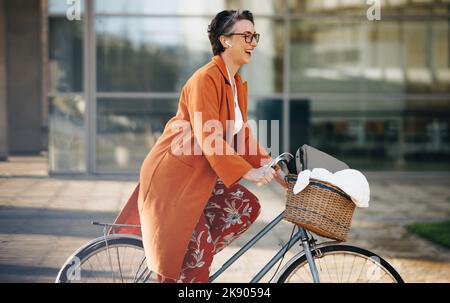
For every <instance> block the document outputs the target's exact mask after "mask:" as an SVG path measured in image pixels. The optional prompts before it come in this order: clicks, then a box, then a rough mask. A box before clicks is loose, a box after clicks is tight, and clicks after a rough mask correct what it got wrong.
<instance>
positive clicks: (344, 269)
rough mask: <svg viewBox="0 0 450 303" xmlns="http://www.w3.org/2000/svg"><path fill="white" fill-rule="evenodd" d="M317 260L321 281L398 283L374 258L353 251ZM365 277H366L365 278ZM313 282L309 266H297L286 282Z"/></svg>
mask: <svg viewBox="0 0 450 303" xmlns="http://www.w3.org/2000/svg"><path fill="white" fill-rule="evenodd" d="M322 254H323V255H322V257H321V258H315V260H316V264H317V268H318V274H319V278H320V281H321V282H323V283H327V282H328V283H329V282H339V283H342V282H346V283H348V282H359V283H361V282H370V283H373V282H397V280H396V279H395V278H394V277H393V276H392V274H391V273H390V272H389V270H387V269H386V268H385V267H384V266H383V265H381V264H380V263H379V262H377V260H376V259H373V257H369V256H366V255H363V254H359V253H354V252H351V251H329V252H325V253H324V252H322ZM303 258H305V257H303ZM364 275H365V276H364ZM304 281H307V282H312V281H313V279H312V275H311V270H310V267H309V264H308V262H307V261H306V260H304V261H303V262H302V263H301V264H299V265H296V267H295V268H294V270H292V271H291V272H290V274H289V277H288V278H287V280H286V282H304Z"/></svg>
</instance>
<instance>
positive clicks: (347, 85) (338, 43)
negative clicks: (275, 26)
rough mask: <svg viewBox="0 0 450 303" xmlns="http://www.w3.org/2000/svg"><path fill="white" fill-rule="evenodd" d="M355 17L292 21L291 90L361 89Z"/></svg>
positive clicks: (359, 43)
mask: <svg viewBox="0 0 450 303" xmlns="http://www.w3.org/2000/svg"><path fill="white" fill-rule="evenodd" d="M360 29H361V27H360V26H359V24H358V21H353V20H329V19H314V20H305V21H299V20H296V21H293V22H292V28H291V33H290V41H291V46H290V69H291V72H290V74H291V75H290V81H291V91H292V92H348V91H361V90H363V88H364V87H363V81H362V74H363V67H362V64H363V63H364V62H362V59H363V52H364V51H365V50H367V49H369V48H370V45H369V46H367V47H365V46H364V44H363V41H360V36H361V35H360V34H361V31H360Z"/></svg>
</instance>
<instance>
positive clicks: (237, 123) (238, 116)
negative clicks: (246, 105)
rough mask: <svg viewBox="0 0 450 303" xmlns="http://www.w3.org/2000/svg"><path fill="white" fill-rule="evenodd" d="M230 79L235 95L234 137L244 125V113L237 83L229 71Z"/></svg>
mask: <svg viewBox="0 0 450 303" xmlns="http://www.w3.org/2000/svg"><path fill="white" fill-rule="evenodd" d="M227 72H228V79H230V83H231V87H232V88H233V95H234V130H233V136H234V135H236V134H237V133H238V132H239V131H240V130H241V128H242V126H243V125H244V120H243V119H242V112H241V109H240V108H239V103H238V96H237V89H236V82H235V81H234V78H231V75H230V71H229V70H228V67H227Z"/></svg>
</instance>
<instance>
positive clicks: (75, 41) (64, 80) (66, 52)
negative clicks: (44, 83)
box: [48, 17, 83, 93]
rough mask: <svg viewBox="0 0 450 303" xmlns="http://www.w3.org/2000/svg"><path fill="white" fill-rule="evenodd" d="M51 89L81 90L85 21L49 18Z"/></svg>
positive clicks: (61, 90) (58, 90)
mask: <svg viewBox="0 0 450 303" xmlns="http://www.w3.org/2000/svg"><path fill="white" fill-rule="evenodd" d="M48 64H49V67H48V68H49V82H50V83H49V86H50V87H49V90H50V92H52V93H54V92H81V91H82V89H83V88H82V87H83V86H82V79H83V22H82V21H69V20H67V19H66V18H64V17H50V18H49V62H48Z"/></svg>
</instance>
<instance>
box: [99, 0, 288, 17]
mask: <svg viewBox="0 0 450 303" xmlns="http://www.w3.org/2000/svg"><path fill="white" fill-rule="evenodd" d="M283 3H284V0H222V1H211V0H194V1H186V0H171V1H158V0H114V1H111V0H96V1H95V12H96V13H99V14H101V13H119V14H175V15H212V16H214V15H215V14H217V13H219V12H220V11H222V10H225V9H241V10H243V9H248V10H250V11H251V12H252V13H253V14H255V15H256V14H274V13H282V12H283Z"/></svg>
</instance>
